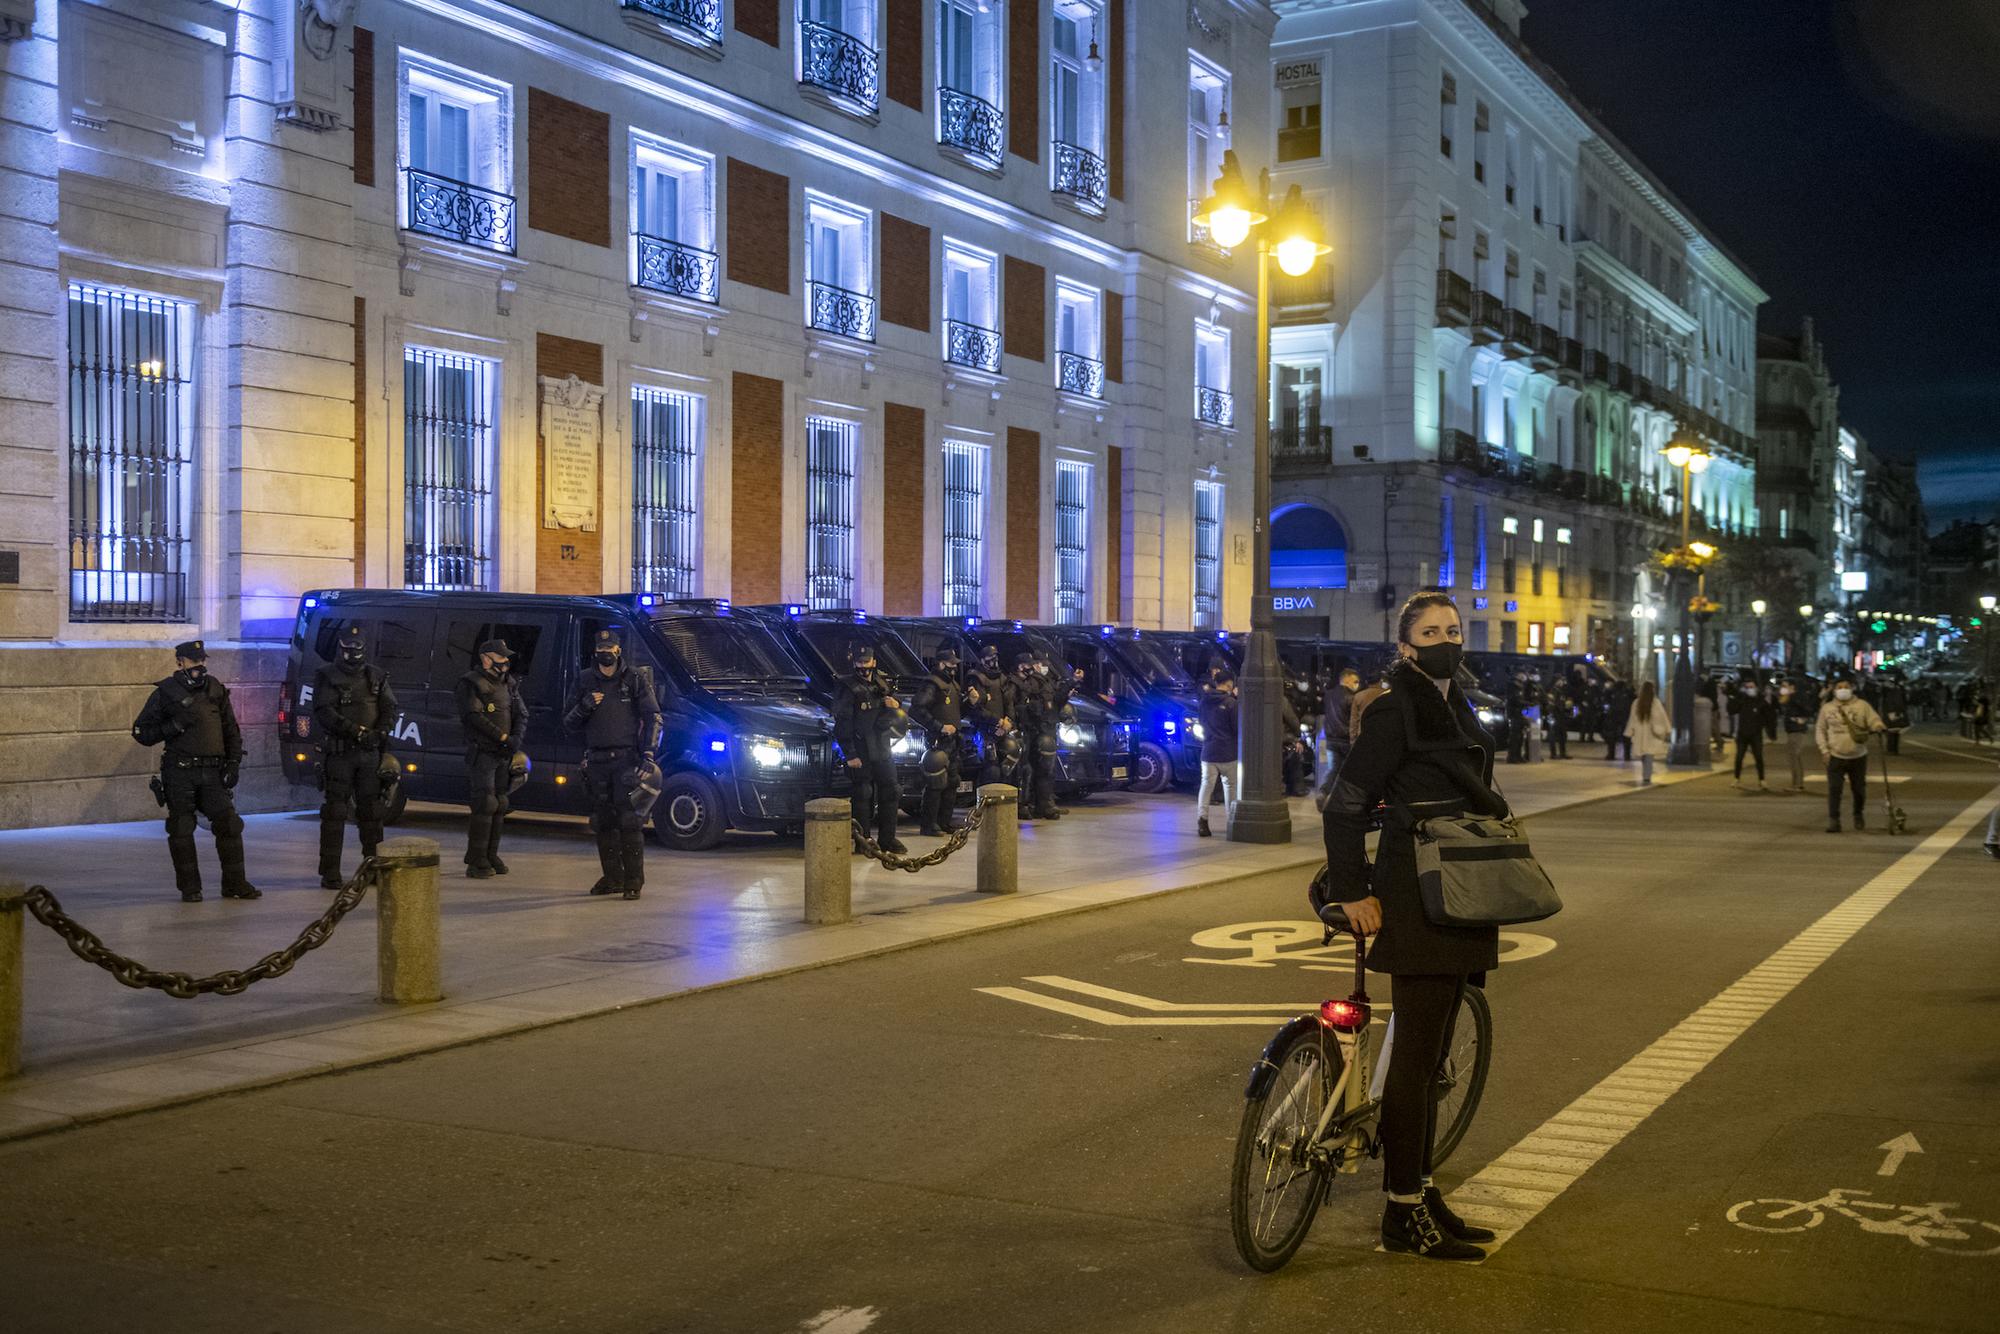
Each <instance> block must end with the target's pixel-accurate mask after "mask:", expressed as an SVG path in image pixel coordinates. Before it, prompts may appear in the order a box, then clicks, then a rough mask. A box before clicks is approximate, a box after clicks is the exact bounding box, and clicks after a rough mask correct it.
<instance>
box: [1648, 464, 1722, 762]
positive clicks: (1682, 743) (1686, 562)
mask: <svg viewBox="0 0 2000 1334" xmlns="http://www.w3.org/2000/svg"><path fill="white" fill-rule="evenodd" d="M1661 453H1663V454H1665V455H1666V458H1667V462H1668V463H1669V464H1671V465H1673V466H1674V467H1676V468H1678V469H1680V474H1681V544H1680V548H1679V549H1678V550H1677V551H1675V552H1674V553H1673V556H1674V558H1673V560H1672V561H1671V562H1670V564H1671V566H1672V569H1673V586H1674V602H1675V603H1676V605H1677V606H1678V607H1679V608H1680V650H1679V652H1678V654H1677V655H1676V656H1675V658H1674V699H1673V706H1674V747H1673V754H1672V755H1670V756H1669V757H1668V760H1667V762H1668V763H1669V764H1694V763H1696V762H1697V761H1698V760H1700V761H1705V760H1706V759H1707V756H1705V755H1701V756H1697V754H1696V750H1695V744H1694V662H1693V659H1692V658H1691V657H1690V656H1689V654H1690V650H1691V648H1692V643H1691V640H1692V638H1693V632H1692V630H1691V629H1690V628H1689V626H1688V613H1689V611H1690V607H1689V605H1688V604H1689V603H1690V602H1691V601H1692V599H1691V598H1690V597H1689V596H1688V592H1687V586H1686V584H1685V583H1684V582H1683V579H1682V576H1683V575H1685V574H1687V573H1688V572H1689V571H1691V570H1698V569H1699V568H1700V565H1701V563H1702V562H1704V561H1706V560H1707V559H1708V558H1709V557H1710V556H1713V555H1714V554H1715V548H1714V547H1712V546H1710V545H1709V544H1708V543H1706V542H1690V541H1688V521H1689V518H1690V515H1689V508H1690V507H1689V503H1688V492H1689V490H1690V479H1691V478H1692V477H1693V476H1694V475H1695V474H1696V473H1699V472H1704V471H1706V470H1707V468H1708V465H1709V461H1710V455H1709V453H1708V451H1707V450H1705V449H1703V448H1702V447H1701V446H1699V445H1693V444H1689V443H1687V442H1686V441H1684V440H1676V441H1674V442H1673V443H1672V444H1670V445H1668V446H1667V447H1666V448H1665V449H1664V450H1662V451H1661Z"/></svg>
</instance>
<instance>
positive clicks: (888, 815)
mask: <svg viewBox="0 0 2000 1334" xmlns="http://www.w3.org/2000/svg"><path fill="white" fill-rule="evenodd" d="M890 698H892V697H891V696H890V694H889V692H888V690H887V689H886V688H885V687H884V686H883V685H882V683H881V681H880V680H879V679H877V678H876V676H875V674H874V673H873V672H869V673H868V674H867V675H865V676H864V675H861V674H860V673H859V672H858V670H857V672H856V673H855V674H853V675H850V676H849V677H848V678H847V679H846V680H844V681H842V682H841V683H840V697H839V698H838V699H837V700H836V701H835V702H834V708H833V736H834V740H836V741H837V742H839V743H840V752H841V754H842V755H843V756H844V757H845V758H846V759H847V760H848V761H849V762H850V763H851V762H852V761H855V760H859V761H860V762H861V763H860V765H859V767H852V768H849V770H848V774H849V776H850V777H852V779H853V780H854V819H855V820H856V821H857V822H858V823H859V824H860V825H861V827H862V828H863V829H866V830H870V831H872V832H873V834H874V836H875V843H876V846H878V847H880V848H883V849H884V850H886V851H889V852H902V851H904V850H905V849H904V848H903V845H902V843H901V842H899V841H898V840H897V838H896V815H897V801H898V799H899V798H900V796H901V795H902V793H901V788H900V787H899V785H898V783H897V780H896V761H895V758H894V756H893V755H892V754H891V753H890V749H889V748H890V746H891V745H893V744H894V742H895V737H894V735H893V732H892V729H893V727H894V726H895V713H896V711H895V710H892V709H891V708H889V706H888V703H887V701H888V700H889V699H890Z"/></svg>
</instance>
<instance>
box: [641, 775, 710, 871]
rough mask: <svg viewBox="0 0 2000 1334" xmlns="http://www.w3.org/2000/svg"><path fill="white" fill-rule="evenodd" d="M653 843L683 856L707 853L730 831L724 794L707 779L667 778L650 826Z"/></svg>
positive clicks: (654, 808)
mask: <svg viewBox="0 0 2000 1334" xmlns="http://www.w3.org/2000/svg"><path fill="white" fill-rule="evenodd" d="M648 827H649V828H650V829H651V830H652V832H653V841H654V842H656V843H659V844H660V845H662V846H663V847H669V848H673V849H675V850H677V851H680V852H706V851H707V850H708V849H710V848H712V847H714V846H715V845H716V844H718V843H720V842H721V841H722V835H723V831H724V830H725V829H726V828H727V827H728V824H727V821H726V820H725V818H724V816H723V813H722V793H721V792H719V791H717V790H716V786H715V784H714V783H712V782H710V781H709V780H708V778H707V777H706V776H705V775H702V774H698V773H677V774H669V775H667V779H666V781H665V782H664V783H662V784H660V798H659V800H658V801H656V802H654V803H653V822H652V824H651V825H650V826H648Z"/></svg>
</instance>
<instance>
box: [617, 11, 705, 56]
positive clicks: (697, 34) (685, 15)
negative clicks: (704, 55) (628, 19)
mask: <svg viewBox="0 0 2000 1334" xmlns="http://www.w3.org/2000/svg"><path fill="white" fill-rule="evenodd" d="M623 7H624V9H625V10H626V11H627V12H628V13H633V14H643V15H645V16H646V17H647V18H652V19H658V20H659V21H660V22H661V23H662V24H664V25H665V26H667V27H669V28H674V29H678V30H679V31H678V33H677V34H676V35H685V36H687V37H690V38H693V39H694V40H695V41H696V42H699V43H701V44H703V45H708V46H715V45H720V44H721V42H722V0H624V6H623Z"/></svg>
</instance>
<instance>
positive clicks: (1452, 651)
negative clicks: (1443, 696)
mask: <svg viewBox="0 0 2000 1334" xmlns="http://www.w3.org/2000/svg"><path fill="white" fill-rule="evenodd" d="M1413 660H1414V661H1415V662H1416V664H1417V670H1418V671H1420V672H1422V673H1423V674H1424V675H1425V676H1428V677H1430V679H1431V680H1433V681H1448V680H1450V679H1451V678H1452V676H1453V675H1455V674H1456V673H1457V671H1458V664H1459V663H1461V662H1463V661H1464V660H1465V646H1464V645H1462V644H1453V643H1449V642H1446V643H1442V644H1426V645H1424V646H1423V647H1422V648H1420V649H1417V650H1416V654H1415V657H1414V659H1413Z"/></svg>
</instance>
